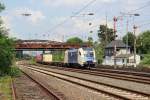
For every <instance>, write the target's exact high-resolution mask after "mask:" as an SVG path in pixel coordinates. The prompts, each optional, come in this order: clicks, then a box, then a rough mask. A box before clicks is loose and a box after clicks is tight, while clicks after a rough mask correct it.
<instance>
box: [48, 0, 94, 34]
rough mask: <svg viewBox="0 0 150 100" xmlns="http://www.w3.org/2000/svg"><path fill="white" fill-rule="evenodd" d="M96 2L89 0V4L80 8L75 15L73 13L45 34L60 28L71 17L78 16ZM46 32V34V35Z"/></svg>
mask: <svg viewBox="0 0 150 100" xmlns="http://www.w3.org/2000/svg"><path fill="white" fill-rule="evenodd" d="M95 1H96V0H91V1H90V2H88V3H87V4H86V5H85V6H84V7H83V8H81V9H80V10H78V11H77V12H76V13H74V14H73V15H71V16H69V17H67V18H66V19H65V20H64V21H62V22H60V23H58V24H57V25H55V26H54V27H52V28H51V29H50V30H48V31H47V32H49V33H50V32H52V31H54V30H55V29H57V28H58V27H60V26H62V25H63V24H65V23H66V22H68V20H70V19H71V18H72V17H74V16H76V15H78V14H80V13H81V12H82V11H83V10H85V9H86V8H87V7H89V6H90V5H91V4H93V3H94V2H95ZM47 32H46V33H47Z"/></svg>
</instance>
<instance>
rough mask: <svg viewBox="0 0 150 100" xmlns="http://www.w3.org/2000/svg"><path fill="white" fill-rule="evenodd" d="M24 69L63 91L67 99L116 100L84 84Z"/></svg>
mask: <svg viewBox="0 0 150 100" xmlns="http://www.w3.org/2000/svg"><path fill="white" fill-rule="evenodd" d="M24 70H26V71H28V73H29V74H30V75H32V76H34V77H37V79H39V80H41V81H43V82H44V83H45V84H47V85H49V86H50V87H52V88H54V89H55V90H57V91H59V92H61V93H63V94H64V95H65V96H66V99H67V100H114V98H113V97H112V98H110V97H109V96H107V95H104V94H101V93H98V92H94V91H92V90H89V89H87V88H84V87H82V86H79V85H75V84H72V83H69V82H66V81H63V80H60V79H58V78H55V77H52V76H49V75H45V74H41V73H39V72H35V71H31V70H30V71H29V70H27V69H24ZM115 100H116V99H115Z"/></svg>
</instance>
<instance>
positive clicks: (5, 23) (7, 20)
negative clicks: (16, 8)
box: [1, 16, 11, 29]
mask: <svg viewBox="0 0 150 100" xmlns="http://www.w3.org/2000/svg"><path fill="white" fill-rule="evenodd" d="M1 18H2V20H3V27H5V28H8V29H9V28H10V27H11V23H10V18H9V17H8V16H2V17H1Z"/></svg>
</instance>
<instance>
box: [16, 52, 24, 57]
mask: <svg viewBox="0 0 150 100" xmlns="http://www.w3.org/2000/svg"><path fill="white" fill-rule="evenodd" d="M16 58H19V59H21V58H23V50H19V51H16Z"/></svg>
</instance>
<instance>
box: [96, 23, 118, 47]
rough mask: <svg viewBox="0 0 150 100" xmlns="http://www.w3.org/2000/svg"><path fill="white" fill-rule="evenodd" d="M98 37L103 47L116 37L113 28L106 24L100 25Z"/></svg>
mask: <svg viewBox="0 0 150 100" xmlns="http://www.w3.org/2000/svg"><path fill="white" fill-rule="evenodd" d="M98 37H99V41H100V43H101V45H102V47H103V48H104V47H105V46H106V45H107V44H108V43H110V42H111V41H113V40H114V39H115V35H114V31H113V29H112V28H108V27H106V26H105V25H100V27H99V30H98Z"/></svg>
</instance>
